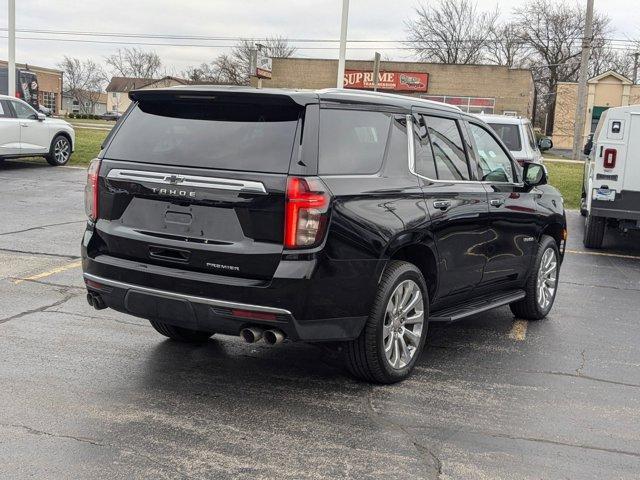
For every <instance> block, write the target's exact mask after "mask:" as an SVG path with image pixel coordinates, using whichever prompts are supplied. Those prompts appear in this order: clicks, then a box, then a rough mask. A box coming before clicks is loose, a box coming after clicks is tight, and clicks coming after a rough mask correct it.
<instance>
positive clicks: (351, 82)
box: [344, 70, 429, 92]
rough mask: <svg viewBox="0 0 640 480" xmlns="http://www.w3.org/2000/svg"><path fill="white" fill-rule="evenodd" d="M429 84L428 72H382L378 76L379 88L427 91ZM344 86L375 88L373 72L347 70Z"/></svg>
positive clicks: (361, 88)
mask: <svg viewBox="0 0 640 480" xmlns="http://www.w3.org/2000/svg"><path fill="white" fill-rule="evenodd" d="M428 85H429V74H428V73H419V72H380V75H379V76H378V89H379V90H394V91H405V92H406V91H410V92H426V91H427V87H428ZM344 88H357V89H360V90H373V72H366V71H363V70H346V71H345V73H344Z"/></svg>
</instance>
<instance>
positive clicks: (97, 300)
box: [87, 292, 107, 310]
mask: <svg viewBox="0 0 640 480" xmlns="http://www.w3.org/2000/svg"><path fill="white" fill-rule="evenodd" d="M87 303H88V304H89V305H91V306H92V307H93V308H95V309H96V310H103V309H105V308H107V305H106V304H105V303H104V300H103V299H102V297H101V296H100V295H98V294H97V293H93V292H89V293H87Z"/></svg>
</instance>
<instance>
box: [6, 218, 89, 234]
mask: <svg viewBox="0 0 640 480" xmlns="http://www.w3.org/2000/svg"><path fill="white" fill-rule="evenodd" d="M85 222H86V220H75V221H73V222H61V223H50V224H48V225H40V226H38V227H30V228H25V229H23V230H14V231H12V232H2V233H0V236H4V235H13V234H15V233H25V232H31V231H33V230H43V229H45V228H48V227H59V226H62V225H73V224H74V223H85Z"/></svg>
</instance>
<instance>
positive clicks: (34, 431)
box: [0, 423, 109, 447]
mask: <svg viewBox="0 0 640 480" xmlns="http://www.w3.org/2000/svg"><path fill="white" fill-rule="evenodd" d="M0 425H2V426H3V427H13V428H19V429H21V430H24V431H25V432H27V433H30V434H32V435H41V436H45V437H55V438H66V439H69V440H75V441H77V442H81V443H88V444H90V445H96V446H98V447H108V446H109V445H107V444H105V443H100V442H98V441H97V440H93V439H91V438H86V437H77V436H75V435H63V434H59V433H52V432H46V431H44V430H38V429H35V428H32V427H29V426H28V425H22V424H15V423H2V424H0Z"/></svg>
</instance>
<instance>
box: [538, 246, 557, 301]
mask: <svg viewBox="0 0 640 480" xmlns="http://www.w3.org/2000/svg"><path fill="white" fill-rule="evenodd" d="M557 283H558V259H557V256H556V252H555V250H554V249H553V248H547V249H546V250H545V252H544V253H543V254H542V260H541V262H540V268H539V269H538V281H537V284H536V300H537V301H538V306H539V307H540V308H541V309H542V310H546V309H547V308H548V307H549V305H550V304H551V302H553V299H554V296H555V294H556V287H557Z"/></svg>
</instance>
